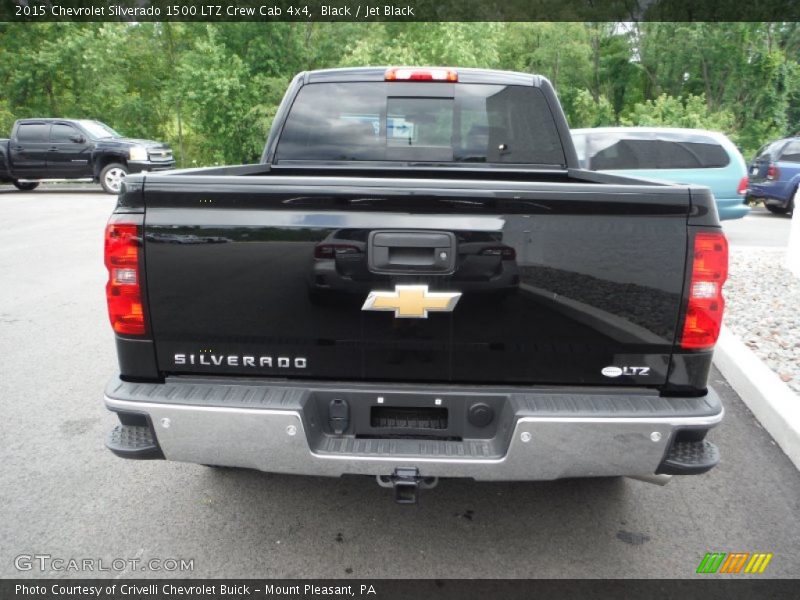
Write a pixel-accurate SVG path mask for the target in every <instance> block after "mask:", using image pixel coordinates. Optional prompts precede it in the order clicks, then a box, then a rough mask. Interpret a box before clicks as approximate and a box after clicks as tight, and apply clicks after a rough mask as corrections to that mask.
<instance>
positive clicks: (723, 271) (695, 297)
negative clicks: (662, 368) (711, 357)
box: [681, 232, 728, 350]
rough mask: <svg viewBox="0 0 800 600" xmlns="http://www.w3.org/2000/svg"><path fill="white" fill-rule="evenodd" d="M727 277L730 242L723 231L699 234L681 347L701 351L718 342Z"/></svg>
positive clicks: (695, 239)
mask: <svg viewBox="0 0 800 600" xmlns="http://www.w3.org/2000/svg"><path fill="white" fill-rule="evenodd" d="M727 278H728V241H727V240H726V239H725V236H724V235H723V234H722V233H705V232H704V233H698V234H697V235H695V238H694V253H693V256H692V277H691V281H690V284H689V304H688V306H687V308H686V318H685V319H684V322H683V334H682V335H681V348H685V349H689V350H702V349H707V348H712V347H713V346H714V344H716V343H717V338H718V337H719V330H720V327H722V312H723V310H724V308H725V300H724V298H723V297H722V285H723V284H724V283H725V280H726V279H727Z"/></svg>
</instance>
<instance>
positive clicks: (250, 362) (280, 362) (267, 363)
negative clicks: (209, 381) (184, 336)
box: [174, 353, 307, 369]
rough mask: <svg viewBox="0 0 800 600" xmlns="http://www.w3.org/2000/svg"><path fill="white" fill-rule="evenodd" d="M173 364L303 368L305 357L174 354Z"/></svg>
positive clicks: (304, 366)
mask: <svg viewBox="0 0 800 600" xmlns="http://www.w3.org/2000/svg"><path fill="white" fill-rule="evenodd" d="M174 364H175V366H183V365H187V364H189V365H194V364H197V365H204V366H220V365H223V364H225V365H228V366H230V367H238V366H240V365H241V366H242V367H273V366H277V367H278V368H280V369H288V368H290V367H294V368H295V369H305V368H306V366H307V361H306V359H305V358H290V357H288V356H279V357H277V358H276V359H274V360H273V358H272V357H271V356H239V355H236V354H229V355H227V356H223V355H219V354H203V353H200V354H176V355H175V361H174Z"/></svg>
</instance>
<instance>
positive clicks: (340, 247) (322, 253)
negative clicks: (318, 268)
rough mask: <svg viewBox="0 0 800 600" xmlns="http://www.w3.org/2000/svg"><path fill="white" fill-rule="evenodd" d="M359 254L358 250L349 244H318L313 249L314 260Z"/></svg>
mask: <svg viewBox="0 0 800 600" xmlns="http://www.w3.org/2000/svg"><path fill="white" fill-rule="evenodd" d="M360 252H361V251H360V250H359V249H358V248H356V247H355V246H351V245H350V244H318V245H317V246H315V247H314V258H336V257H337V256H345V255H352V254H359V253H360Z"/></svg>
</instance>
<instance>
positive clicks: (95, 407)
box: [0, 186, 800, 578]
mask: <svg viewBox="0 0 800 600" xmlns="http://www.w3.org/2000/svg"><path fill="white" fill-rule="evenodd" d="M53 189H54V188H49V189H47V188H45V189H42V190H37V191H34V192H30V193H17V192H16V191H15V190H13V189H12V188H10V187H6V186H3V187H2V188H0V215H1V216H0V357H2V363H0V406H1V407H2V420H0V440H2V443H1V445H0V460H2V469H0V576H1V577H37V576H39V577H40V576H42V575H48V576H67V577H75V576H86V575H100V576H111V577H117V576H134V575H135V576H159V577H161V576H196V577H259V578H267V577H312V576H313V577H359V578H362V577H363V578H372V577H399V578H415V577H436V578H455V577H659V578H661V577H690V576H693V575H694V573H695V569H696V568H697V566H698V564H699V562H700V560H701V559H702V558H703V555H704V554H705V553H706V552H709V551H720V552H772V553H773V554H774V558H773V559H772V562H771V563H770V565H769V568H768V569H767V571H766V573H765V574H764V575H762V576H761V577H766V576H771V577H796V576H798V575H799V574H800V567H798V565H800V519H798V518H797V515H798V514H800V475H799V474H798V472H797V470H796V469H795V468H794V466H793V465H792V463H791V462H790V461H789V460H788V459H787V458H786V456H785V455H784V454H783V453H782V452H781V450H780V449H779V448H778V447H777V446H776V445H775V443H774V442H773V441H772V440H771V439H770V437H769V435H768V434H767V433H766V432H765V431H764V430H763V429H762V428H761V427H760V426H759V424H758V423H757V422H756V421H755V419H754V418H753V416H752V415H751V414H750V412H749V411H748V410H747V408H746V407H745V406H744V405H743V404H742V402H741V400H740V399H739V398H738V397H737V396H736V394H735V393H734V392H733V391H732V390H731V389H730V387H729V386H728V385H727V383H726V382H725V381H724V379H723V378H722V376H721V375H720V374H719V373H718V372H716V371H714V373H713V374H712V385H713V386H714V387H715V388H716V389H717V391H718V392H719V393H720V394H721V395H722V397H723V401H724V403H725V406H726V410H727V416H726V419H725V421H724V422H723V424H722V425H721V426H720V427H719V428H718V429H717V430H716V431H715V432H713V433H712V434H711V439H712V440H713V441H714V442H716V443H717V444H718V445H719V446H720V449H721V452H722V456H723V462H722V464H721V465H720V466H719V467H717V468H716V469H714V470H713V471H712V472H710V473H709V474H707V475H705V476H700V477H687V478H675V479H674V480H673V481H672V482H671V483H670V484H669V485H667V486H666V487H658V486H655V485H650V484H647V483H643V482H639V481H632V480H625V479H611V480H567V481H556V482H544V483H525V484H520V483H513V484H487V483H480V484H478V483H474V482H466V481H444V482H441V483H440V485H439V487H438V488H436V489H435V490H432V491H430V492H427V493H425V495H423V496H422V498H421V503H420V504H419V505H417V506H411V507H409V506H398V505H395V504H394V503H392V501H391V500H390V498H389V491H388V490H385V489H381V488H379V487H378V486H377V485H376V484H375V482H374V481H373V480H370V479H362V478H343V479H341V480H333V479H320V478H306V477H292V476H278V475H268V474H263V473H257V472H248V471H241V470H215V469H209V468H206V467H202V466H196V465H185V464H177V463H165V462H160V461H152V462H135V461H123V460H121V459H118V458H115V457H114V456H113V455H111V454H110V453H109V452H108V451H106V450H105V449H104V445H103V442H104V437H105V435H106V433H107V431H108V430H109V429H110V428H111V427H112V426H113V425H114V424H115V422H116V420H115V418H114V417H113V416H112V415H111V414H109V413H107V412H106V410H105V408H104V407H103V404H102V391H103V387H104V385H105V383H106V380H107V379H108V377H109V376H110V375H111V374H112V373H113V372H114V369H115V365H116V357H115V354H114V345H113V336H112V334H111V330H110V327H109V325H108V322H107V318H106V312H105V311H106V308H105V298H104V292H103V286H104V284H105V277H106V274H105V269H104V267H103V264H102V262H103V261H102V233H103V227H104V224H105V221H106V219H107V217H108V214H109V213H110V211H111V209H112V207H113V205H114V198H113V197H110V196H107V195H105V194H103V193H100V192H99V191H95V190H94V188H92V187H89V188H83V189H81V188H77V189H72V190H71V191H64V188H55V189H56V190H58V191H52V190H53ZM752 218H753V217H746V218H745V219H744V220H742V221H741V226H742V227H744V226H746V225H747V222H748V219H752ZM759 226H761V223H760V222H759ZM24 554H47V555H50V556H52V557H61V558H78V559H82V558H101V559H103V560H104V561H105V562H106V564H110V563H111V561H112V560H113V559H115V558H122V559H130V558H138V559H141V560H148V559H151V558H158V559H162V560H164V559H193V561H194V570H193V571H191V572H163V571H161V572H136V571H133V570H130V569H129V570H123V571H121V572H117V571H113V570H112V571H109V572H103V573H74V572H68V573H64V572H53V571H50V572H45V573H42V572H41V571H39V570H38V569H36V568H34V569H33V570H30V571H22V572H21V571H18V570H17V569H16V568H15V557H17V556H19V555H24ZM706 577H708V576H707V575H706Z"/></svg>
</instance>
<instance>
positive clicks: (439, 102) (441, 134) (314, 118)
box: [276, 83, 565, 165]
mask: <svg viewBox="0 0 800 600" xmlns="http://www.w3.org/2000/svg"><path fill="white" fill-rule="evenodd" d="M409 86H411V87H409ZM445 86H446V87H445ZM410 90H413V92H411V91H410ZM451 90H452V91H451ZM426 93H427V94H430V96H426ZM276 159H277V160H278V161H281V160H322V161H403V162H471V163H505V164H535V165H563V164H564V163H565V159H564V152H563V149H562V147H561V142H560V140H559V137H558V132H557V130H556V127H555V121H554V119H553V117H552V115H551V113H550V110H549V108H548V106H547V102H546V100H545V98H544V96H543V95H542V93H541V91H540V90H539V89H537V88H533V87H525V86H505V85H480V84H455V85H447V84H436V83H434V84H430V83H420V84H396V83H316V84H310V85H307V86H305V87H303V88H302V89H301V90H300V93H299V94H298V97H297V99H296V100H295V102H294V104H293V106H292V109H291V111H290V113H289V116H288V118H287V120H286V125H285V126H284V129H283V132H282V133H281V137H280V140H279V142H278V148H277V151H276Z"/></svg>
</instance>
